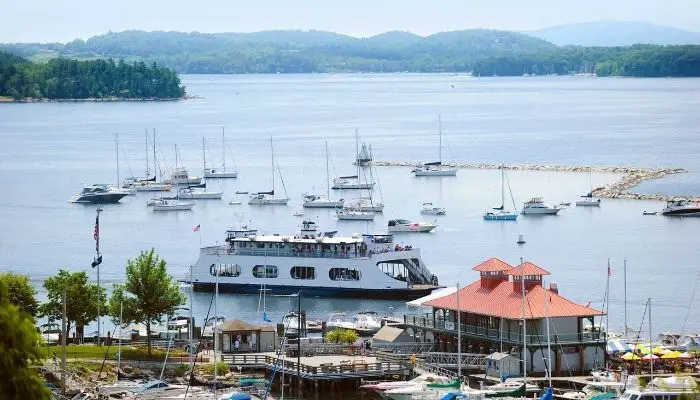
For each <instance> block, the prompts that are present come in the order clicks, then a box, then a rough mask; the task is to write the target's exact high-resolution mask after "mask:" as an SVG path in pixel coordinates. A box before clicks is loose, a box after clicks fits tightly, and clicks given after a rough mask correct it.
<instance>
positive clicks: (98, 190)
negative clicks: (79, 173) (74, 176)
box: [70, 184, 128, 204]
mask: <svg viewBox="0 0 700 400" xmlns="http://www.w3.org/2000/svg"><path fill="white" fill-rule="evenodd" d="M127 195H128V194H127V193H125V192H124V191H122V190H120V189H117V188H113V187H109V186H108V185H104V184H94V185H90V186H85V187H84V188H83V190H81V191H80V193H77V194H74V195H73V197H71V199H70V202H71V203H90V204H110V203H118V202H119V200H121V199H122V198H124V197H125V196H127Z"/></svg>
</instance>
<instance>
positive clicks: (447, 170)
mask: <svg viewBox="0 0 700 400" xmlns="http://www.w3.org/2000/svg"><path fill="white" fill-rule="evenodd" d="M438 134H439V137H440V139H439V140H440V141H439V144H438V161H435V162H429V163H425V164H423V165H421V166H420V167H417V168H415V169H413V170H412V171H411V172H413V175H414V176H457V168H455V167H452V166H448V165H444V164H443V163H442V118H440V117H439V116H438Z"/></svg>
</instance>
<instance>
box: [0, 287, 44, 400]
mask: <svg viewBox="0 0 700 400" xmlns="http://www.w3.org/2000/svg"><path fill="white" fill-rule="evenodd" d="M9 297H10V295H9V293H8V288H7V286H6V284H5V282H4V281H2V280H0V376H2V379H0V398H1V399H7V400H20V399H37V400H43V399H50V398H51V392H50V391H49V388H48V387H47V386H46V385H45V384H44V383H43V381H42V379H41V377H40V376H39V374H38V373H37V369H36V368H31V364H33V363H36V362H38V361H40V360H41V352H40V350H39V347H38V346H37V345H36V344H37V343H38V342H39V340H40V338H39V333H38V332H37V331H36V329H35V328H34V319H33V318H32V317H31V316H30V315H29V314H28V313H26V312H23V311H22V310H21V309H20V307H19V306H16V305H14V304H12V303H10V302H9Z"/></svg>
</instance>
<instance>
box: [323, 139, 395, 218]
mask: <svg viewBox="0 0 700 400" xmlns="http://www.w3.org/2000/svg"><path fill="white" fill-rule="evenodd" d="M358 146H359V133H358V132H357V130H355V154H358V152H357V150H358V149H357V148H358ZM356 165H357V183H358V184H360V185H361V184H362V182H361V181H360V164H359V163H356ZM372 185H374V183H372ZM362 200H363V198H362V190H361V189H360V194H359V197H358V201H357V204H356V205H354V206H346V207H345V208H343V209H342V210H338V211H336V212H335V216H336V218H338V219H339V220H341V221H373V220H374V214H375V211H374V209H372V208H367V207H366V206H367V205H366V204H365V207H364V208H363V207H362V205H363V203H362ZM369 201H370V203H369V206H370V207H371V206H372V198H371V197H370V198H369ZM383 208H384V205H382V209H383Z"/></svg>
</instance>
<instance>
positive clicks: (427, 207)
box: [420, 203, 447, 215]
mask: <svg viewBox="0 0 700 400" xmlns="http://www.w3.org/2000/svg"><path fill="white" fill-rule="evenodd" d="M420 213H421V214H426V215H445V214H446V213H447V211H445V209H444V208H443V207H435V206H433V203H423V207H422V208H421V209H420Z"/></svg>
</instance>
